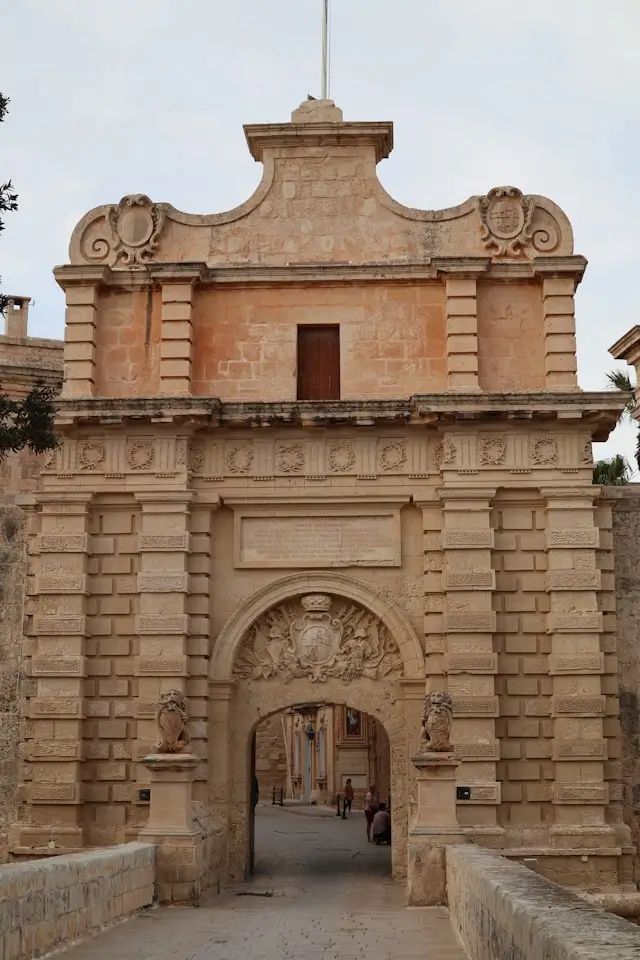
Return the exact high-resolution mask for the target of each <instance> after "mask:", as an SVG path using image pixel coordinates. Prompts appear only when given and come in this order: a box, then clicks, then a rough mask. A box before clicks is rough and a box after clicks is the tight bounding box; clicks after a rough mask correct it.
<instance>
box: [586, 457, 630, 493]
mask: <svg viewBox="0 0 640 960" xmlns="http://www.w3.org/2000/svg"><path fill="white" fill-rule="evenodd" d="M630 479H631V470H630V468H629V464H628V463H627V461H626V460H625V458H624V457H623V456H622V455H621V454H619V453H617V454H616V455H615V457H612V458H611V459H610V460H598V461H596V463H595V464H594V466H593V482H594V483H598V484H601V485H602V486H605V487H621V486H623V485H624V484H625V483H629V480H630Z"/></svg>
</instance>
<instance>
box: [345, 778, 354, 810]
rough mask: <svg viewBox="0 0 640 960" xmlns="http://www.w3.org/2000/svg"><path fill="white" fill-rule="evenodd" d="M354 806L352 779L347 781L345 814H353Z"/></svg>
mask: <svg viewBox="0 0 640 960" xmlns="http://www.w3.org/2000/svg"><path fill="white" fill-rule="evenodd" d="M352 806H353V784H352V783H351V777H349V779H348V780H347V782H346V783H345V785H344V812H345V813H346V812H347V810H348V811H349V813H351V807H352Z"/></svg>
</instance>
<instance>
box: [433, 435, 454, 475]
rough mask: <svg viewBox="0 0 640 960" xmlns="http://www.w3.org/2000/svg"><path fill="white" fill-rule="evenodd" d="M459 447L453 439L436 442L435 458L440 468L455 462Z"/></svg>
mask: <svg viewBox="0 0 640 960" xmlns="http://www.w3.org/2000/svg"><path fill="white" fill-rule="evenodd" d="M457 453H458V451H457V448H456V445H455V443H453V441H452V440H441V441H440V442H439V443H437V444H436V446H435V449H434V451H433V460H434V463H435V465H436V467H437V469H438V470H442V468H443V467H449V466H451V465H452V464H454V463H455V460H456V456H457Z"/></svg>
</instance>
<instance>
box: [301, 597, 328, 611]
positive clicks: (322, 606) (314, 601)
mask: <svg viewBox="0 0 640 960" xmlns="http://www.w3.org/2000/svg"><path fill="white" fill-rule="evenodd" d="M300 603H301V604H302V607H303V609H304V610H306V611H307V613H328V612H329V610H330V609H331V597H328V596H327V595H326V594H324V593H309V594H307V596H306V597H303V598H302V600H301V601H300Z"/></svg>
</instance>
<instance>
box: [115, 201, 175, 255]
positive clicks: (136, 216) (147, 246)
mask: <svg viewBox="0 0 640 960" xmlns="http://www.w3.org/2000/svg"><path fill="white" fill-rule="evenodd" d="M108 221H109V226H110V228H111V232H112V234H113V250H114V253H115V255H116V261H118V260H120V261H122V262H123V263H125V264H130V265H134V264H138V265H140V264H143V263H145V262H147V261H149V260H152V259H153V255H154V253H155V250H156V248H157V246H158V242H159V239H160V233H161V231H162V226H163V223H164V213H163V211H162V209H161V207H159V206H158V205H157V204H155V203H152V202H151V200H150V199H149V197H147V196H145V195H144V194H143V193H136V194H131V195H130V196H127V197H123V198H122V200H121V201H120V203H119V204H118V205H117V206H113V207H110V208H109V212H108Z"/></svg>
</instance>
